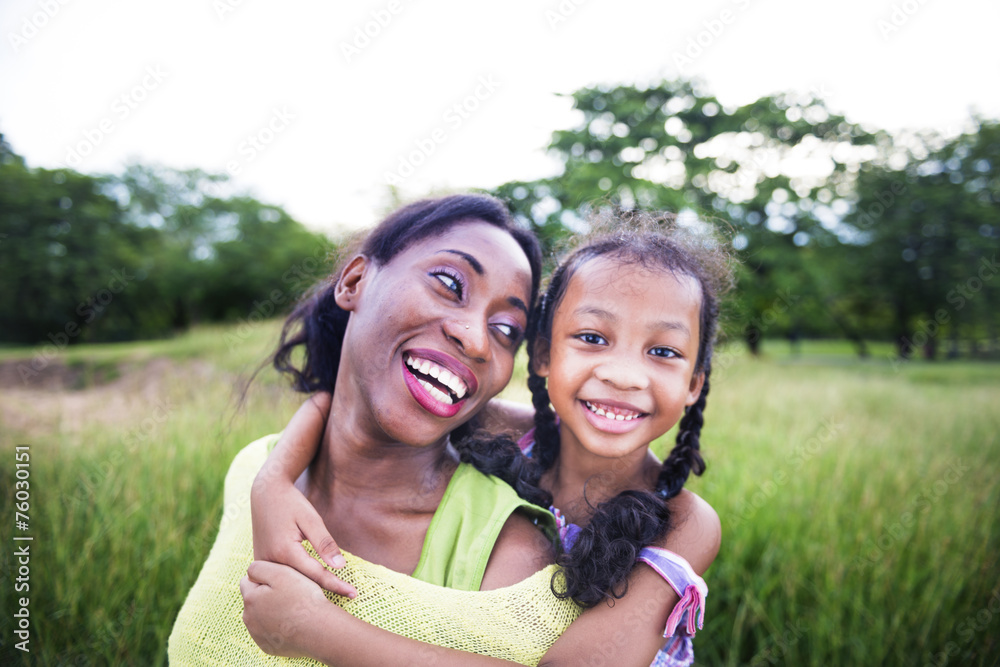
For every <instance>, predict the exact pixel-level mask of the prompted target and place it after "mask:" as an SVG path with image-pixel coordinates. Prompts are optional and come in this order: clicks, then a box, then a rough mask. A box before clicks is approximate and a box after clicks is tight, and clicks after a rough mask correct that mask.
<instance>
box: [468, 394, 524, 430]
mask: <svg viewBox="0 0 1000 667" xmlns="http://www.w3.org/2000/svg"><path fill="white" fill-rule="evenodd" d="M480 414H481V418H480V420H481V422H482V425H483V428H485V429H486V430H487V431H492V432H493V433H516V434H517V435H518V436H522V435H524V434H525V433H527V432H528V431H530V430H531V429H532V427H534V425H535V409H534V408H533V407H531V406H530V405H527V404H525V403H517V402H515V401H508V400H505V399H502V398H494V399H492V400H490V402H489V403H487V404H486V407H485V408H484V409H483V411H482V413H480Z"/></svg>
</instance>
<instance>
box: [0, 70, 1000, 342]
mask: <svg viewBox="0 0 1000 667" xmlns="http://www.w3.org/2000/svg"><path fill="white" fill-rule="evenodd" d="M571 97H572V100H573V105H574V108H575V110H576V113H577V116H578V121H577V123H576V124H575V126H573V127H571V128H570V129H566V130H559V131H556V132H554V134H553V137H552V141H551V142H550V144H549V149H550V151H551V153H552V154H553V155H554V156H556V157H557V159H558V160H559V162H560V163H561V165H562V169H561V173H560V174H558V175H557V176H553V177H551V178H546V179H541V180H536V181H515V182H510V183H505V184H503V185H501V186H499V187H498V188H496V189H494V190H493V191H492V192H493V194H495V195H497V196H499V197H501V198H502V199H504V200H505V201H507V202H508V203H509V205H510V207H511V210H512V211H513V213H514V215H515V217H516V218H517V219H519V220H520V221H521V222H522V224H524V225H525V226H527V227H530V228H531V229H532V230H534V231H535V232H536V233H537V234H538V236H539V238H540V239H541V240H542V243H543V245H544V246H545V247H546V249H547V250H548V254H547V256H548V258H549V263H550V265H551V264H552V263H553V262H554V260H555V257H554V252H555V250H554V249H556V248H559V247H560V244H561V243H562V241H564V240H566V239H568V238H570V237H572V236H574V235H576V234H577V233H580V232H585V231H586V229H587V227H588V224H587V215H588V212H590V211H591V210H593V209H594V208H598V207H603V206H611V207H617V208H621V209H625V210H628V209H632V208H651V209H659V210H670V211H674V212H677V213H678V216H679V218H680V220H681V221H682V224H691V225H699V224H708V225H711V226H713V227H714V228H715V229H716V231H717V232H719V234H718V235H719V236H720V237H721V238H722V239H723V241H722V242H725V243H728V244H731V246H732V248H733V252H734V254H735V255H736V256H737V257H738V258H739V259H740V260H741V263H740V269H739V271H740V273H741V275H740V276H739V281H740V282H739V286H738V289H737V290H736V293H735V295H734V296H733V297H732V298H731V301H730V303H728V304H727V311H728V312H729V313H731V316H730V318H729V321H728V326H727V329H728V332H729V334H730V335H731V336H735V337H737V338H739V339H742V340H744V341H745V342H746V344H747V345H749V347H750V349H751V350H752V351H755V352H756V351H757V348H758V342H759V340H760V339H761V338H762V337H765V336H767V337H779V336H787V337H789V339H791V340H794V339H797V338H799V337H802V336H824V337H840V338H848V339H850V340H852V341H854V343H855V345H856V348H857V351H858V353H859V354H860V355H866V354H867V346H866V345H865V341H866V340H873V339H880V340H894V341H896V343H897V345H898V349H899V352H900V354H901V355H904V356H906V355H909V354H911V352H912V350H913V349H914V348H917V349H920V350H921V351H922V352H923V353H924V354H926V355H928V356H934V355H935V354H936V353H937V352H938V351H939V347H944V343H945V341H947V342H948V344H947V346H946V349H947V352H948V353H949V354H951V355H955V354H958V353H959V351H960V350H962V349H968V350H970V351H971V352H973V353H984V352H985V351H986V350H987V349H989V350H990V351H991V353H996V352H997V350H998V349H1000V343H998V328H1000V327H998V325H1000V321H998V320H1000V279H994V276H995V275H996V273H997V269H998V267H997V263H996V251H997V249H998V247H1000V243H998V239H1000V121H996V120H989V119H983V118H978V117H973V118H972V119H971V120H970V123H969V127H968V129H967V131H965V133H964V134H961V135H959V136H956V137H952V136H949V137H944V136H941V135H939V134H936V133H933V132H923V133H915V132H909V133H900V134H898V135H896V136H894V135H891V134H889V133H888V132H885V131H880V130H873V129H868V128H865V127H862V126H859V125H857V124H855V123H851V122H849V121H848V120H847V119H846V118H844V117H843V116H841V115H838V114H835V113H833V112H831V111H830V109H828V107H827V106H826V104H825V102H824V101H823V100H822V99H820V98H819V97H817V96H816V95H814V94H802V93H785V94H777V95H772V96H767V97H762V98H760V99H758V100H756V101H754V102H752V103H750V104H746V105H744V106H739V107H735V106H727V105H724V104H722V103H721V102H720V101H719V100H718V99H717V98H715V97H714V96H713V95H711V94H710V93H709V92H707V91H706V90H705V89H704V88H703V86H702V85H701V84H699V83H697V82H692V81H685V80H677V81H663V82H660V83H658V84H656V85H654V86H649V87H637V86H630V85H619V86H597V87H591V88H584V89H581V90H579V91H576V92H575V93H573V94H572V96H571ZM389 194H390V196H394V195H395V194H396V193H395V192H394V191H390V193H389ZM332 245H333V244H332V242H331V241H330V240H328V239H327V238H325V237H324V236H322V235H319V234H315V233H312V232H310V231H308V230H306V229H305V228H304V227H302V225H300V224H299V223H297V222H296V221H295V220H293V219H292V218H291V217H289V216H288V214H287V213H286V212H285V211H283V210H282V209H280V208H278V207H275V206H269V205H267V204H263V203H261V202H259V201H257V200H255V199H253V198H251V197H248V196H239V195H235V194H232V193H230V192H229V191H228V190H227V184H226V177H224V176H218V175H213V174H208V173H205V172H202V171H200V170H188V171H177V170H172V169H166V168H161V167H150V166H142V165H132V166H129V167H127V168H126V169H125V170H124V172H123V173H122V174H120V175H114V176H100V177H99V176H91V175H85V174H80V173H76V172H74V171H71V170H51V171H50V170H44V169H31V168H29V167H28V166H27V165H26V164H25V161H24V160H23V159H22V158H21V157H20V156H18V155H16V154H15V153H14V151H13V150H12V149H11V147H10V146H9V145H8V144H7V143H6V142H5V141H3V138H2V135H0V279H2V280H3V284H4V285H8V286H14V287H13V289H7V290H5V291H4V292H3V293H2V294H0V340H3V341H10V342H25V343H36V342H39V341H45V340H49V341H51V342H53V343H55V344H64V343H72V342H78V341H83V340H88V341H100V340H124V339H129V338H136V337H148V336H160V335H164V334H166V333H169V332H170V331H172V330H176V329H179V328H184V327H187V326H189V325H190V324H191V323H194V322H200V321H219V320H238V319H251V318H253V319H255V320H256V319H260V318H262V317H268V316H271V315H274V314H276V313H278V312H281V311H282V310H285V309H287V307H288V305H289V303H290V302H291V301H293V300H294V299H295V298H296V297H297V296H298V295H300V294H301V293H302V292H303V291H304V290H305V289H306V288H307V287H308V286H309V285H310V284H311V283H312V282H313V281H315V280H316V279H317V278H318V277H319V276H321V275H323V274H325V273H326V272H327V271H328V270H329V265H328V263H327V262H326V257H327V255H328V253H329V251H330V250H331V249H332ZM984 345H985V346H988V347H984Z"/></svg>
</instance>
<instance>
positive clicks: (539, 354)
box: [531, 337, 550, 378]
mask: <svg viewBox="0 0 1000 667" xmlns="http://www.w3.org/2000/svg"><path fill="white" fill-rule="evenodd" d="M549 349H550V345H549V341H547V340H545V339H544V338H542V337H539V338H538V339H536V340H535V347H534V349H533V350H532V354H531V359H532V364H531V366H532V369H533V370H534V371H535V375H537V376H538V377H543V378H547V377H548V376H549Z"/></svg>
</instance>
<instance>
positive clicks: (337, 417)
mask: <svg viewBox="0 0 1000 667" xmlns="http://www.w3.org/2000/svg"><path fill="white" fill-rule="evenodd" d="M376 433H380V431H378V430H376V429H373V428H372V425H371V424H366V423H365V422H363V421H362V420H357V419H352V418H351V416H350V415H348V416H346V417H345V416H344V415H343V414H342V413H340V414H338V411H337V405H336V402H335V403H334V405H333V407H332V408H331V411H330V416H329V418H328V420H327V427H326V431H325V433H324V435H323V439H322V441H321V443H320V447H319V451H318V452H317V455H316V459H315V460H314V461H313V463H312V464H311V465H310V466H309V469H308V470H307V471H306V474H305V475H303V477H302V479H300V483H299V488H300V489H301V490H302V491H303V492H304V493H305V494H306V497H307V498H308V499H309V501H310V502H311V503H312V504H313V505H314V506H315V507H316V510H317V511H318V512H319V514H320V516H321V517H323V520H324V523H325V524H326V527H327V529H328V530H329V531H330V534H331V535H332V536H333V537H334V539H335V540H337V543H338V544H339V545H340V546H341V547H343V548H344V549H346V550H348V551H350V552H352V553H354V554H356V555H358V556H360V557H362V558H365V559H367V560H370V561H372V562H375V563H379V564H381V565H385V566H386V567H389V568H391V569H394V570H397V571H399V572H404V573H410V572H412V571H413V569H414V568H415V567H416V565H417V562H418V560H419V557H420V552H421V548H422V546H423V541H424V538H425V536H426V533H427V528H428V526H429V524H430V520H431V518H432V517H433V515H434V512H435V510H436V509H437V507H438V505H439V504H440V502H441V499H442V497H443V496H444V492H445V489H446V488H447V486H448V482H449V481H450V479H451V476H452V473H454V471H455V467H456V465H457V456H456V454H455V452H454V449H453V448H452V447H451V446H450V445H449V443H448V438H447V436H444V437H442V438H441V440H440V441H439V442H436V443H432V444H429V445H423V446H418V445H407V444H403V443H399V442H392V441H389V440H388V439H387V438H385V437H384V434H382V437H377V436H375V435H374V434H376Z"/></svg>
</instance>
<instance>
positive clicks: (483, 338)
mask: <svg viewBox="0 0 1000 667" xmlns="http://www.w3.org/2000/svg"><path fill="white" fill-rule="evenodd" d="M443 327H444V333H445V335H446V336H447V337H448V338H450V339H452V340H453V341H455V343H456V344H457V345H458V346H459V347H460V348H462V352H463V353H465V356H467V357H469V358H470V359H471V360H472V361H477V362H479V363H484V362H486V361H488V360H489V358H490V339H489V330H488V326H487V324H486V322H485V320H484V321H482V322H479V321H477V320H476V319H475V318H472V319H450V320H445V322H444V325H443Z"/></svg>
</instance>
